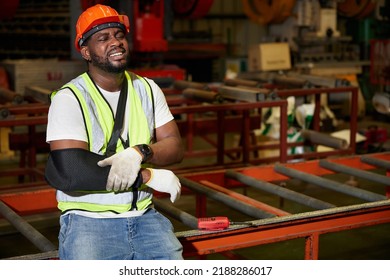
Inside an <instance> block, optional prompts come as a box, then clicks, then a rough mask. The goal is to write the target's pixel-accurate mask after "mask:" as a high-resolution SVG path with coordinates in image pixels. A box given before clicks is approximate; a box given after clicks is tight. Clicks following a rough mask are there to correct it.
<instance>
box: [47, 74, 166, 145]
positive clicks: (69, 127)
mask: <svg viewBox="0 0 390 280" xmlns="http://www.w3.org/2000/svg"><path fill="white" fill-rule="evenodd" d="M146 80H147V81H148V83H149V84H150V86H151V88H152V93H153V98H154V106H155V122H156V124H155V126H156V128H158V127H160V126H162V125H164V124H166V123H167V122H169V121H171V120H172V119H173V116H172V113H171V111H170V110H169V107H168V104H167V102H166V99H165V96H164V93H163V92H162V91H161V89H160V88H159V87H158V85H157V84H156V83H155V82H154V81H153V80H150V79H146ZM99 90H100V91H101V93H102V94H103V96H104V98H105V99H106V100H107V102H108V103H109V104H110V106H111V108H112V110H113V112H114V115H115V113H116V108H117V104H118V100H119V93H120V91H117V92H108V91H106V90H103V89H102V88H99ZM62 91H63V92H61V94H59V93H57V94H56V95H55V96H54V98H53V99H52V100H51V105H50V108H49V114H48V124H47V131H46V141H47V142H50V141H53V140H64V139H67V140H79V141H84V142H87V139H88V138H87V132H86V130H85V125H84V119H83V115H82V111H81V108H80V105H79V103H78V101H77V98H76V97H75V96H74V94H73V93H72V91H71V90H69V89H63V90H62ZM126 120H128V118H127V117H126V115H125V121H126ZM127 128H128V125H127V123H125V124H124V130H123V134H122V137H124V139H125V140H126V139H127Z"/></svg>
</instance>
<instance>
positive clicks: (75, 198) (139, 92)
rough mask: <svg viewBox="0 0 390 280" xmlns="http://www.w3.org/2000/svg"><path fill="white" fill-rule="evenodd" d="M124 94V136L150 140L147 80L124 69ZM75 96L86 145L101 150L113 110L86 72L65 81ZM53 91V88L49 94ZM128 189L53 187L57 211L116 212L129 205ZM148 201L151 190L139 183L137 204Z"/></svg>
mask: <svg viewBox="0 0 390 280" xmlns="http://www.w3.org/2000/svg"><path fill="white" fill-rule="evenodd" d="M126 78H127V79H128V97H127V105H126V108H127V110H128V115H127V116H128V137H129V145H130V146H134V145H136V144H140V143H150V141H151V135H153V131H154V112H153V104H152V96H151V94H152V93H151V90H150V87H149V85H148V83H147V82H146V81H145V80H144V79H143V78H141V77H139V76H137V75H135V74H134V73H127V72H126ZM63 88H69V89H70V90H71V91H72V92H73V94H74V95H75V97H76V98H77V100H78V102H79V104H80V108H81V110H82V113H83V118H84V122H85V127H86V131H87V135H88V145H89V150H90V151H91V152H94V153H97V154H101V155H102V154H104V153H105V151H106V147H107V144H108V141H109V139H110V136H111V133H112V129H113V127H114V114H113V112H112V110H111V108H110V106H109V104H108V103H107V101H106V100H105V99H104V97H103V95H102V94H101V93H100V91H99V90H98V89H97V87H96V86H95V84H94V83H93V82H92V80H91V79H90V77H89V75H88V74H87V73H84V74H82V75H80V76H79V77H77V78H75V79H74V80H72V81H71V82H70V83H68V84H66V85H65V86H64V87H63ZM56 93H57V91H56V92H53V93H52V95H51V98H52V97H53V96H54V95H55V94H56ZM123 149H124V147H123V144H122V141H120V140H119V141H118V144H117V152H119V151H122V150H123ZM132 199H133V194H132V191H131V190H129V191H128V192H121V193H113V192H77V193H76V192H62V191H57V201H58V208H59V209H60V210H61V211H66V210H71V209H81V210H87V211H94V212H101V211H114V212H118V213H122V212H126V211H128V210H130V209H131V202H132ZM151 203H152V192H151V190H150V189H149V188H148V187H147V186H146V185H142V187H141V188H140V190H139V194H138V200H137V208H138V210H143V209H145V208H146V207H148V206H149V205H150V204H151Z"/></svg>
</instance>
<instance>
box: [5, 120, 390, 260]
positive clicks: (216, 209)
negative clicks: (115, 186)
mask: <svg viewBox="0 0 390 280" xmlns="http://www.w3.org/2000/svg"><path fill="white" fill-rule="evenodd" d="M371 125H377V126H378V127H384V128H386V129H387V131H388V132H389V133H390V122H388V120H387V119H385V121H383V120H380V121H379V122H378V121H377V120H370V119H367V120H365V121H361V122H359V130H364V129H366V128H367V127H369V126H371ZM374 149H375V147H374ZM16 163H17V162H15V161H14V160H13V159H2V160H1V161H0V168H7V167H9V166H13V165H15V164H16ZM347 179H348V178H346V177H340V178H339V180H341V181H345V180H347ZM2 180H3V179H2ZM2 183H5V182H4V181H2ZM359 184H361V185H363V186H364V184H367V182H363V181H362V182H361V181H359ZM291 185H292V186H293V188H296V189H297V190H299V191H300V192H303V193H305V194H308V195H315V196H321V198H322V199H323V200H325V201H328V200H332V199H335V198H334V197H331V196H332V194H331V193H329V192H321V191H319V190H318V188H316V187H315V186H311V185H309V184H305V183H302V182H299V181H292V182H291ZM370 187H371V185H370ZM237 191H239V192H240V191H242V192H244V190H237ZM245 194H246V195H248V196H250V197H252V198H255V199H258V200H261V201H263V202H266V203H270V204H271V205H272V204H274V205H276V206H280V205H279V202H280V200H279V199H276V198H275V197H272V196H270V195H268V194H265V193H262V192H260V191H257V190H254V189H250V188H248V189H246V190H245ZM338 203H340V204H341V205H342V204H344V203H348V202H347V201H338ZM175 206H176V207H178V208H179V209H181V210H183V211H186V212H188V213H190V214H192V215H195V198H194V196H193V195H183V196H182V197H181V198H180V200H179V201H178V202H177V203H176V204H175ZM207 209H208V216H218V215H223V216H227V217H229V218H230V219H231V220H233V221H246V220H253V218H251V217H248V216H246V215H244V214H242V213H240V212H237V211H235V210H233V209H230V208H229V207H227V206H226V205H223V204H221V203H219V202H215V201H212V200H210V199H209V200H208V205H207ZM281 209H283V210H286V211H289V212H292V213H297V212H300V211H305V209H302V206H299V205H296V204H294V203H290V202H288V201H285V202H284V204H283V206H282V207H281ZM46 218H47V217H46ZM46 218H45V219H42V218H41V217H37V216H36V217H32V219H31V223H32V224H33V225H34V227H36V228H37V229H38V230H39V231H40V232H41V233H42V234H43V235H44V236H46V237H47V238H48V239H49V240H51V241H52V242H53V243H54V244H55V245H56V244H57V242H58V241H57V234H58V226H57V220H58V213H54V214H53V215H52V216H50V217H49V218H48V219H46ZM171 220H172V222H173V224H174V227H175V229H176V231H177V232H179V231H185V230H188V229H189V228H188V227H186V226H184V225H183V224H181V223H180V222H178V221H176V220H174V219H171ZM5 224H6V223H2V224H1V225H2V227H0V259H1V258H8V257H12V256H18V255H24V254H32V253H38V252H39V250H38V249H36V248H35V247H34V245H32V244H31V242H30V241H28V240H27V239H26V238H25V237H24V236H22V235H21V234H17V233H14V232H13V231H12V227H9V226H6V225H5ZM7 232H9V233H7ZM235 253H237V254H239V255H241V256H242V257H243V258H246V259H259V260H267V259H269V260H274V259H275V260H294V259H298V260H299V259H303V258H304V240H303V239H295V240H290V241H284V242H279V243H274V244H269V245H262V246H256V247H251V248H246V249H240V250H237V251H235ZM207 258H208V259H225V257H224V256H223V255H221V254H214V255H208V256H207ZM319 258H320V259H325V260H326V259H330V260H348V259H351V260H379V259H385V260H388V259H390V224H385V225H378V226H373V227H367V228H360V229H354V230H349V231H344V232H341V233H332V234H325V235H322V236H321V239H320V254H319Z"/></svg>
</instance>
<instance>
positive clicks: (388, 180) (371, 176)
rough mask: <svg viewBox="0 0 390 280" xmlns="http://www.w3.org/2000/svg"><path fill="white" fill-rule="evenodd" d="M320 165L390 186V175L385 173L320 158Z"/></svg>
mask: <svg viewBox="0 0 390 280" xmlns="http://www.w3.org/2000/svg"><path fill="white" fill-rule="evenodd" d="M319 165H320V166H321V167H323V168H326V169H329V170H332V171H336V172H339V173H345V174H348V175H353V176H355V177H360V178H363V179H367V180H370V181H374V182H376V183H379V184H384V185H386V186H390V177H387V176H384V175H380V174H375V173H373V172H369V171H365V170H361V169H356V168H352V167H349V166H346V165H342V164H337V163H334V162H330V161H327V160H320V162H319Z"/></svg>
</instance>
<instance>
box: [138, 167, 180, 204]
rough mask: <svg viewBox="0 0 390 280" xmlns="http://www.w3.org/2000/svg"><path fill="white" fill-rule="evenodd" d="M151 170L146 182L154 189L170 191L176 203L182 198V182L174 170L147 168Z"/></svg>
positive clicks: (172, 199)
mask: <svg viewBox="0 0 390 280" xmlns="http://www.w3.org/2000/svg"><path fill="white" fill-rule="evenodd" d="M147 169H148V170H149V171H150V173H151V174H150V179H149V181H147V182H146V183H145V184H146V185H148V186H149V187H151V188H152V189H154V190H156V191H159V192H165V193H169V194H170V195H171V201H172V203H174V202H175V201H176V200H177V199H179V198H180V193H181V184H180V181H179V178H177V177H176V175H175V174H173V172H172V171H170V170H166V169H153V168H147Z"/></svg>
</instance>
